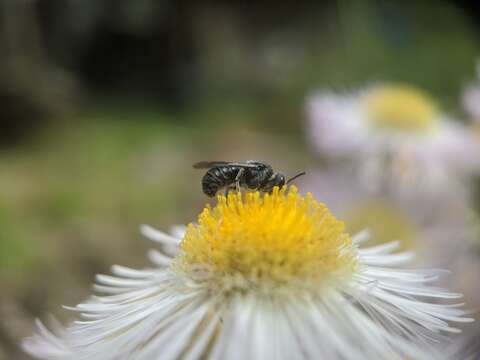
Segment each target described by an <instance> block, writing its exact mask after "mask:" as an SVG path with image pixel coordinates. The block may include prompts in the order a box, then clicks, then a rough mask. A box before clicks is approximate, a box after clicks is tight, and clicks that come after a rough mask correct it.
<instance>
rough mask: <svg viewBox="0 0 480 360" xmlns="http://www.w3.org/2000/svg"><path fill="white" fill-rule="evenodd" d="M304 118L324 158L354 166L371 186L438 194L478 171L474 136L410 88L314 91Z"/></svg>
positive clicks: (395, 85) (313, 142)
mask: <svg viewBox="0 0 480 360" xmlns="http://www.w3.org/2000/svg"><path fill="white" fill-rule="evenodd" d="M307 116H308V125H309V127H308V130H307V131H308V136H309V138H310V141H311V143H312V144H313V146H314V148H315V149H317V150H318V151H319V153H320V154H321V155H322V156H324V157H325V158H326V159H327V160H328V159H332V160H335V161H338V160H339V159H344V160H349V161H351V162H352V163H353V164H356V165H358V167H359V168H360V169H361V171H360V175H362V179H363V180H364V181H365V183H367V184H370V185H371V186H372V187H378V186H382V185H383V184H384V183H385V182H387V183H395V184H396V186H398V187H401V188H407V189H410V188H415V187H419V186H421V187H423V188H424V189H428V190H432V191H438V190H443V189H445V188H446V187H448V186H452V183H456V182H457V181H458V180H459V179H463V177H464V176H466V175H468V174H471V173H472V172H476V171H477V170H478V169H479V165H480V157H479V156H480V155H479V154H480V151H479V150H480V148H479V144H478V143H477V142H475V140H474V136H473V134H472V133H471V132H470V131H468V130H467V129H466V128H464V127H462V126H461V125H460V124H458V123H456V122H454V121H452V119H450V118H449V117H447V116H446V115H445V114H444V113H442V112H441V111H440V109H439V108H438V106H437V105H436V103H435V102H434V101H433V100H432V99H431V98H430V96H429V95H428V94H426V93H425V92H423V91H422V90H420V89H417V88H415V87H412V86H409V85H402V84H380V85H373V86H370V87H368V88H366V89H364V90H362V91H357V92H351V93H344V94H341V93H333V92H329V91H323V92H318V93H316V94H314V95H313V96H311V97H310V99H309V100H308V102H307ZM352 160H353V161H352Z"/></svg>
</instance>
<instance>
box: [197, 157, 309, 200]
mask: <svg viewBox="0 0 480 360" xmlns="http://www.w3.org/2000/svg"><path fill="white" fill-rule="evenodd" d="M193 167H194V168H195V169H208V171H207V172H206V174H205V175H204V176H203V179H202V190H203V192H204V193H205V195H207V196H210V197H213V196H215V194H216V193H217V191H218V190H220V189H221V188H224V187H226V188H227V192H228V190H229V189H231V188H236V189H237V191H239V190H240V187H246V188H248V189H252V190H259V191H263V192H271V191H272V190H273V187H274V186H278V187H282V186H283V185H285V184H288V183H289V182H290V181H292V180H294V179H296V178H298V177H299V176H302V175H304V174H305V172H301V173H299V174H297V175H295V176H294V177H292V178H290V179H289V180H288V181H285V175H283V174H280V173H277V172H274V171H273V169H272V167H271V166H270V165H268V164H266V163H263V162H261V161H254V160H247V161H243V162H241V161H238V162H236V161H200V162H198V163H196V164H193Z"/></svg>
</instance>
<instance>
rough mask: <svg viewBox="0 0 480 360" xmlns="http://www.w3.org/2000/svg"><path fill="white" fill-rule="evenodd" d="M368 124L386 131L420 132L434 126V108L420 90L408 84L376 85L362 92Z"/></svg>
mask: <svg viewBox="0 0 480 360" xmlns="http://www.w3.org/2000/svg"><path fill="white" fill-rule="evenodd" d="M364 105H365V108H366V111H367V113H368V116H369V119H370V121H371V123H372V124H373V125H374V126H376V127H378V128H384V129H388V130H394V131H401V132H424V131H427V130H431V129H432V128H434V127H435V125H436V122H437V116H436V115H437V108H436V106H435V104H434V102H433V101H432V99H431V98H430V97H429V96H428V95H427V94H426V93H424V92H423V91H422V90H420V89H417V88H415V87H411V86H408V85H392V86H384V87H380V88H378V89H376V90H373V91H372V92H371V93H369V94H368V95H366V97H365V99H364Z"/></svg>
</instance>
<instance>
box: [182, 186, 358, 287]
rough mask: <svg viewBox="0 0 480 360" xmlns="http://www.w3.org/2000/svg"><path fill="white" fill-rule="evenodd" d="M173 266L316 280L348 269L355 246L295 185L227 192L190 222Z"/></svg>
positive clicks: (275, 280) (267, 279) (256, 281)
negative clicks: (268, 190)
mask: <svg viewBox="0 0 480 360" xmlns="http://www.w3.org/2000/svg"><path fill="white" fill-rule="evenodd" d="M176 264H177V268H178V269H181V270H182V271H184V272H186V273H187V274H188V272H189V271H190V270H189V269H199V268H203V269H207V271H208V274H209V276H211V277H213V278H215V279H217V280H218V278H219V277H220V278H223V279H225V278H228V279H232V278H237V279H238V278H241V279H244V280H245V281H247V282H248V283H249V284H253V285H262V284H265V283H269V284H274V285H275V286H277V285H284V284H287V283H289V284H291V283H296V282H303V283H306V282H309V283H311V282H314V283H316V284H318V281H320V280H323V279H325V278H327V277H329V276H331V275H333V274H338V273H342V274H345V273H351V272H352V271H353V270H354V268H355V266H356V251H355V247H354V246H352V242H351V240H350V237H349V236H348V234H346V233H345V232H344V224H343V223H342V222H341V221H338V220H337V219H336V218H335V217H334V216H333V215H332V214H331V213H330V211H329V210H328V209H327V207H326V206H325V205H323V204H320V203H318V202H317V201H316V200H315V199H314V198H313V197H312V195H311V194H307V195H306V197H304V196H302V195H300V194H298V192H297V189H296V188H295V187H293V186H292V187H290V189H289V190H288V191H287V190H286V188H285V187H284V188H282V189H281V190H279V189H278V188H275V189H274V190H273V192H272V194H264V195H263V194H260V193H259V192H258V191H257V192H252V193H246V194H243V195H242V194H241V193H230V194H229V195H228V196H227V197H226V196H223V195H221V196H219V197H218V202H217V205H216V206H215V207H214V208H211V207H209V206H207V207H206V208H205V209H204V210H203V212H202V213H201V214H200V216H199V219H198V224H190V225H189V226H188V228H187V231H186V234H185V237H184V239H183V241H182V243H181V252H180V256H179V258H178V259H177V262H176Z"/></svg>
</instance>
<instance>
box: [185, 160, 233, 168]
mask: <svg viewBox="0 0 480 360" xmlns="http://www.w3.org/2000/svg"><path fill="white" fill-rule="evenodd" d="M229 164H230V162H228V161H199V162H197V163H195V164H193V167H194V168H195V169H210V168H214V167H217V166H226V165H229Z"/></svg>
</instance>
